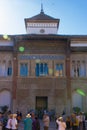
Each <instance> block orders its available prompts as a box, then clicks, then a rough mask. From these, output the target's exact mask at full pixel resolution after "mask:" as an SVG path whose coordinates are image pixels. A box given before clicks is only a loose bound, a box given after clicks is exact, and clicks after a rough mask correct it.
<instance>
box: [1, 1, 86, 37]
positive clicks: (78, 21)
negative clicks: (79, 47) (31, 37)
mask: <svg viewBox="0 0 87 130" xmlns="http://www.w3.org/2000/svg"><path fill="white" fill-rule="evenodd" d="M41 2H42V3H43V9H44V13H46V14H47V15H50V16H52V17H54V18H59V19H60V26H59V31H58V34H65V35H67V34H69V35H87V0H0V34H25V33H26V30H25V24H24V18H29V17H32V16H34V15H37V14H39V13H40V10H41Z"/></svg>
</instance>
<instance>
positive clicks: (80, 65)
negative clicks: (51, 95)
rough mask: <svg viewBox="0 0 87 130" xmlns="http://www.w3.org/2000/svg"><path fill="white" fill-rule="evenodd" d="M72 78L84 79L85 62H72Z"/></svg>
mask: <svg viewBox="0 0 87 130" xmlns="http://www.w3.org/2000/svg"><path fill="white" fill-rule="evenodd" d="M71 75H72V77H85V76H86V64H85V61H72V72H71Z"/></svg>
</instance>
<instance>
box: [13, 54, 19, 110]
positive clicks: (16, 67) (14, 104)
mask: <svg viewBox="0 0 87 130" xmlns="http://www.w3.org/2000/svg"><path fill="white" fill-rule="evenodd" d="M17 75H18V60H17V54H14V55H13V88H12V96H13V112H15V111H16V91H17Z"/></svg>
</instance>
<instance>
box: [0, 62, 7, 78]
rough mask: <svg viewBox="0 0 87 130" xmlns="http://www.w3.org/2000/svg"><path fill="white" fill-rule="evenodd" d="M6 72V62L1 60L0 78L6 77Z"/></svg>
mask: <svg viewBox="0 0 87 130" xmlns="http://www.w3.org/2000/svg"><path fill="white" fill-rule="evenodd" d="M6 75H7V71H6V61H5V60H3V61H1V62H0V76H6Z"/></svg>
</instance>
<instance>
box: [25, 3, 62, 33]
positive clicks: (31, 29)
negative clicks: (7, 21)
mask: <svg viewBox="0 0 87 130" xmlns="http://www.w3.org/2000/svg"><path fill="white" fill-rule="evenodd" d="M59 21H60V20H59V19H56V18H53V17H51V16H49V15H46V14H45V13H44V11H43V5H42V4H41V11H40V13H39V14H37V15H35V16H33V17H31V18H25V27H26V32H27V34H57V31H58V27H59Z"/></svg>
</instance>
